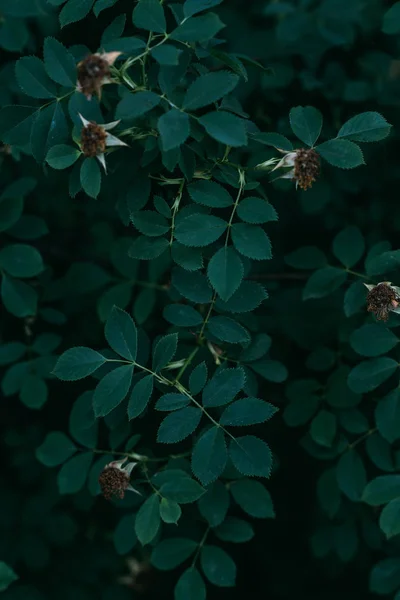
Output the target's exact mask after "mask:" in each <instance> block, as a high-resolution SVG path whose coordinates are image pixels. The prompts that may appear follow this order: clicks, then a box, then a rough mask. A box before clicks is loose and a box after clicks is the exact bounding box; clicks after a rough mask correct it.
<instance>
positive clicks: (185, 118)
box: [157, 108, 190, 152]
mask: <svg viewBox="0 0 400 600" xmlns="http://www.w3.org/2000/svg"><path fill="white" fill-rule="evenodd" d="M157 129H158V131H159V132H160V136H161V144H162V149H163V150H164V152H168V151H169V150H172V149H173V148H178V147H179V146H181V145H182V144H184V143H185V142H186V140H187V139H188V137H189V135H190V122H189V115H187V114H186V113H184V112H182V111H180V110H178V109H176V108H173V109H172V110H169V111H168V112H166V113H164V114H163V115H162V116H161V117H160V118H159V119H158V123H157Z"/></svg>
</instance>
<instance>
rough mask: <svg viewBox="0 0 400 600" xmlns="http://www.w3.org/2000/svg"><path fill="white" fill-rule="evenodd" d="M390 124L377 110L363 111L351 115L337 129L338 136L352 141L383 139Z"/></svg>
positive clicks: (387, 132) (389, 128) (388, 131)
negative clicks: (353, 115)
mask: <svg viewBox="0 0 400 600" xmlns="http://www.w3.org/2000/svg"><path fill="white" fill-rule="evenodd" d="M390 130H391V125H389V123H388V122H387V121H386V119H384V118H383V117H382V115H380V114H379V113H377V112H364V113H361V114H359V115H356V116H355V117H352V118H351V119H349V120H348V121H346V123H345V124H344V125H342V127H341V128H340V130H339V133H338V134H337V137H338V138H345V139H347V140H352V141H353V142H379V141H380V140H383V139H385V138H386V137H387V136H388V135H389V133H390Z"/></svg>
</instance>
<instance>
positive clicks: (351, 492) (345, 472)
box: [336, 450, 367, 502]
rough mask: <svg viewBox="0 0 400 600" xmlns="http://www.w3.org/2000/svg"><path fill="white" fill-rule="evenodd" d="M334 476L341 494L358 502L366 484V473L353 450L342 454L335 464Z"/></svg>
mask: <svg viewBox="0 0 400 600" xmlns="http://www.w3.org/2000/svg"><path fill="white" fill-rule="evenodd" d="M336 477H337V482H338V485H339V488H340V490H341V491H342V492H343V494H344V495H345V496H347V497H348V498H349V499H350V500H351V501H352V502H359V501H360V500H361V496H362V493H363V491H364V488H365V486H366V484H367V474H366V471H365V467H364V463H363V461H362V460H361V458H360V456H359V454H357V452H356V451H355V450H347V451H346V452H344V454H342V456H341V457H340V459H339V462H338V464H337V466H336Z"/></svg>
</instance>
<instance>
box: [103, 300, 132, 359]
mask: <svg viewBox="0 0 400 600" xmlns="http://www.w3.org/2000/svg"><path fill="white" fill-rule="evenodd" d="M105 337H106V340H107V342H108V343H109V345H110V347H111V348H112V349H113V350H114V352H116V353H117V354H119V355H120V356H122V357H123V358H126V359H127V360H131V361H135V360H136V354H137V331H136V326H135V323H134V322H133V319H132V318H131V317H130V315H128V313H127V312H125V311H124V310H121V309H120V308H117V307H116V306H114V308H113V309H112V311H111V314H110V316H109V317H108V319H107V323H106V326H105Z"/></svg>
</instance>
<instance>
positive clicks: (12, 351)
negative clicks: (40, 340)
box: [0, 342, 27, 366]
mask: <svg viewBox="0 0 400 600" xmlns="http://www.w3.org/2000/svg"><path fill="white" fill-rule="evenodd" d="M26 351H27V346H26V345H25V344H22V342H8V343H6V344H1V345H0V365H1V366H4V365H10V364H11V363H14V362H17V361H19V360H20V358H22V357H23V356H24V354H25V353H26Z"/></svg>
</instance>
